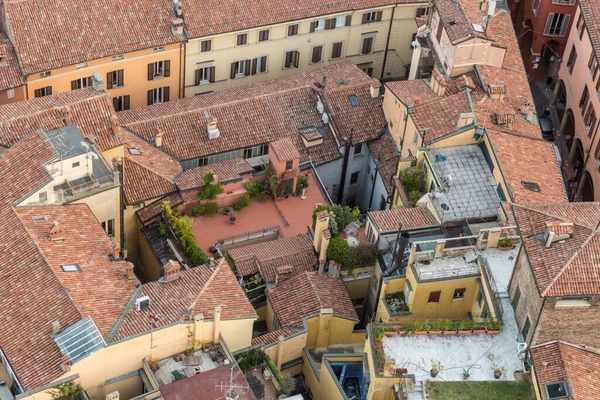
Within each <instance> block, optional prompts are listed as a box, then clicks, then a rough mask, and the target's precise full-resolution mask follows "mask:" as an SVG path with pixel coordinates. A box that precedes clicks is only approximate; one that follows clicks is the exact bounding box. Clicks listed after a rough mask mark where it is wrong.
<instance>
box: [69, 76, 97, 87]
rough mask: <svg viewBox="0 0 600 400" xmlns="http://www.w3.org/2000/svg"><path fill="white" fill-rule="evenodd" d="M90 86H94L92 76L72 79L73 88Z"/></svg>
mask: <svg viewBox="0 0 600 400" xmlns="http://www.w3.org/2000/svg"><path fill="white" fill-rule="evenodd" d="M88 86H92V77H91V76H88V77H87V78H80V79H75V80H73V81H71V90H76V89H82V88H86V87H88Z"/></svg>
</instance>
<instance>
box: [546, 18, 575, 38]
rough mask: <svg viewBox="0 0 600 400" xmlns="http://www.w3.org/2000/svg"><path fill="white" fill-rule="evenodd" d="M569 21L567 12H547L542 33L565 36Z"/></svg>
mask: <svg viewBox="0 0 600 400" xmlns="http://www.w3.org/2000/svg"><path fill="white" fill-rule="evenodd" d="M570 21H571V15H569V14H555V13H549V14H548V19H547V20H546V28H545V29H544V35H548V36H565V34H566V33H567V28H568V27H569V22H570Z"/></svg>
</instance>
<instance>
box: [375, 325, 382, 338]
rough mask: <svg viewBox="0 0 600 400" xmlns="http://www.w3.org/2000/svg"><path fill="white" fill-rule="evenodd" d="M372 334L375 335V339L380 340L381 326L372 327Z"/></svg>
mask: <svg viewBox="0 0 600 400" xmlns="http://www.w3.org/2000/svg"><path fill="white" fill-rule="evenodd" d="M373 336H375V340H376V341H378V342H381V340H382V339H383V328H382V327H380V326H376V327H375V328H373Z"/></svg>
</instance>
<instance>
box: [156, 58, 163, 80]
mask: <svg viewBox="0 0 600 400" xmlns="http://www.w3.org/2000/svg"><path fill="white" fill-rule="evenodd" d="M164 74H165V63H164V61H156V62H155V63H154V77H155V78H162V77H163V76H164Z"/></svg>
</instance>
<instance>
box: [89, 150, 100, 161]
mask: <svg viewBox="0 0 600 400" xmlns="http://www.w3.org/2000/svg"><path fill="white" fill-rule="evenodd" d="M88 154H89V155H90V157H92V158H93V159H94V160H98V159H99V157H98V154H96V153H94V152H93V151H90V152H88Z"/></svg>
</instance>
